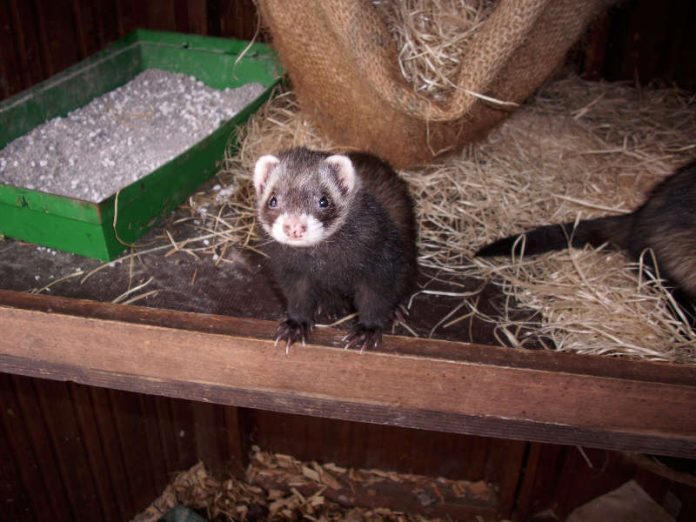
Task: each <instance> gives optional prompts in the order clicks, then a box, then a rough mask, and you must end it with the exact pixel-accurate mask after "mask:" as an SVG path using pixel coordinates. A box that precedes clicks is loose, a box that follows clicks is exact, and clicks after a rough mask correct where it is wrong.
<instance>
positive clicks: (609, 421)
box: [0, 292, 696, 456]
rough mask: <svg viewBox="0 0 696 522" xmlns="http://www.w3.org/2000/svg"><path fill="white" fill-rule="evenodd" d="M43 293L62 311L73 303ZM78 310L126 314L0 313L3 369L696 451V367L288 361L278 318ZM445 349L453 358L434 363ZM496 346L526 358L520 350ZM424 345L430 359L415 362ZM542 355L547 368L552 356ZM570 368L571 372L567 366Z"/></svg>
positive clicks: (336, 413)
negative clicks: (223, 331)
mask: <svg viewBox="0 0 696 522" xmlns="http://www.w3.org/2000/svg"><path fill="white" fill-rule="evenodd" d="M9 294H13V293H8V292H2V293H0V297H2V295H4V296H5V297H7V296H8V295H9ZM19 299H20V300H23V299H24V300H26V299H27V298H26V297H22V296H20V297H19ZM28 299H29V300H31V298H28ZM43 299H45V300H47V302H50V303H53V304H54V305H56V306H58V304H59V303H64V304H65V302H66V301H67V300H61V299H57V298H43ZM81 306H83V307H87V308H90V309H91V310H92V312H95V314H96V315H98V314H100V313H101V314H106V315H108V312H107V311H108V310H116V311H117V315H118V316H119V318H120V320H112V321H109V320H105V319H96V318H85V317H79V316H73V315H63V314H58V313H45V312H43V311H36V310H23V309H19V308H11V307H7V306H2V307H0V319H2V320H3V321H4V322H5V323H6V324H8V325H11V327H10V328H8V329H7V333H6V335H5V336H4V337H3V339H2V340H0V349H1V350H2V364H3V365H4V368H5V369H6V370H7V371H12V372H16V373H21V374H27V375H34V376H44V377H48V378H53V379H67V380H76V381H78V382H83V383H87V384H94V385H98V386H108V387H114V388H120V389H130V390H133V391H141V392H146V393H153V394H160V395H168V396H174V397H182V398H189V399H196V400H205V401H211V402H218V403H222V404H234V405H241V406H247V407H255V408H260V409H269V410H273V411H283V412H290V413H300V414H309V415H317V416H324V417H331V418H342V419H347V420H358V421H363V422H375V423H384V424H393V425H400V426H406V427H417V428H424V429H430V430H438V431H449V432H457V433H470V434H477V435H485V436H498V437H504V438H513V439H522V440H528V439H529V440H538V441H550V442H558V443H572V444H586V445H589V446H594V447H607V448H619V449H629V450H633V451H652V452H656V453H668V454H676V455H685V456H687V455H695V454H696V418H694V417H693V415H690V412H691V408H692V405H693V404H694V402H695V401H696V387H695V386H694V382H696V379H694V375H695V374H696V369H694V368H691V367H679V366H674V365H660V364H654V363H633V364H632V365H631V364H629V365H628V366H629V367H631V366H633V367H634V368H633V369H632V371H630V372H629V373H631V374H633V375H635V376H638V377H639V378H640V379H641V380H637V379H635V378H626V377H617V376H611V372H608V371H607V372H604V373H603V374H602V375H600V376H596V375H592V374H591V372H589V371H587V370H586V369H582V368H578V367H576V366H578V365H579V364H580V363H579V362H578V358H573V357H571V358H567V357H559V356H561V355H562V354H552V355H555V356H556V357H557V358H558V360H559V361H561V362H560V363H558V365H557V366H559V367H560V371H548V369H547V368H542V369H538V368H535V367H534V362H535V361H536V360H537V358H539V355H538V354H540V353H541V352H526V353H525V354H524V357H527V358H528V360H527V361H526V367H511V366H508V365H503V364H501V363H495V362H494V363H491V362H490V361H471V360H468V361H465V362H462V361H459V360H456V358H455V357H454V355H455V352H456V351H459V352H461V353H464V352H467V351H468V350H469V348H470V346H471V345H465V344H458V343H448V342H443V341H432V340H431V341H426V340H422V339H412V338H398V337H391V338H390V340H389V343H388V346H391V347H392V349H393V350H396V351H395V353H379V352H366V353H363V354H360V353H357V352H355V351H345V350H340V349H335V348H331V347H327V346H320V345H308V346H306V347H304V348H300V347H296V349H294V350H293V351H292V353H291V355H290V356H285V354H284V351H283V350H282V349H281V350H278V349H277V348H275V347H274V346H273V342H272V341H271V340H270V339H272V332H273V331H274V328H275V324H273V323H271V322H268V321H253V320H240V319H236V318H216V317H215V316H207V315H202V314H201V315H199V314H182V313H179V312H166V313H162V312H161V311H156V310H148V309H139V308H138V307H130V308H129V307H112V306H110V305H101V304H98V303H92V304H87V303H83V304H82V305H81ZM54 308H55V307H54ZM123 308H128V309H129V313H133V314H134V316H135V317H133V318H131V319H133V320H135V321H139V320H142V318H143V317H145V316H148V317H149V318H150V319H151V320H155V321H156V320H160V321H163V322H166V319H165V318H167V317H168V318H177V319H178V320H179V323H181V322H186V321H189V322H193V323H195V322H198V323H199V326H200V327H201V328H203V329H205V328H207V327H209V326H210V324H212V323H215V321H216V320H218V319H220V320H222V321H224V323H225V325H226V326H227V327H228V328H230V329H231V330H232V331H235V330H236V331H237V332H241V331H244V330H245V329H249V328H252V329H253V330H254V331H255V334H256V335H257V336H258V337H249V336H245V335H243V334H241V333H236V334H234V335H219V334H211V333H207V332H201V331H192V330H182V329H181V328H173V327H165V326H152V325H148V324H138V323H134V322H124V321H123V320H122V316H123V315H124V314H123ZM139 314H140V317H139ZM138 317H139V318H138ZM327 333H328V334H329V335H337V333H335V332H327ZM93 339H100V348H101V349H100V350H95V349H94V346H93ZM194 346H195V347H196V348H195V351H193V350H192V349H191V347H194ZM438 347H439V348H442V351H443V353H444V354H445V355H446V356H445V357H443V358H436V357H435V353H436V351H437V349H438ZM488 350H489V351H490V352H496V351H498V352H499V354H504V353H510V354H512V353H517V354H518V357H519V356H520V352H517V351H511V350H509V349H499V348H495V347H489V348H488ZM419 351H421V352H423V353H425V354H427V356H416V355H414V354H416V353H418V352H419ZM494 359H495V357H494ZM580 359H582V358H580ZM541 360H542V362H544V361H545V364H548V361H546V359H545V355H544V356H541ZM586 360H588V361H590V360H592V358H586ZM563 361H570V362H571V364H569V365H568V367H566V368H563ZM519 362H520V361H518V363H519ZM604 363H605V364H606V365H609V366H616V367H617V368H619V367H621V366H622V365H624V361H613V360H605V361H604ZM521 366H523V365H521ZM635 367H642V368H643V371H642V372H640V371H637V370H636V369H635ZM618 373H620V372H618ZM653 374H654V377H655V378H654V379H651V378H650V376H651V375H653Z"/></svg>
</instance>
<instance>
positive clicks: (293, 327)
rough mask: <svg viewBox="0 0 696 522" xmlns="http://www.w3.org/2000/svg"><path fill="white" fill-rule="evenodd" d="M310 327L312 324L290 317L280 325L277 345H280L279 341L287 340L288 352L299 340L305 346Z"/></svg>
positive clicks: (276, 337) (286, 348) (286, 350)
mask: <svg viewBox="0 0 696 522" xmlns="http://www.w3.org/2000/svg"><path fill="white" fill-rule="evenodd" d="M310 328H311V325H309V324H307V323H304V322H302V323H300V322H297V321H294V320H293V319H290V318H288V319H286V320H285V321H283V322H282V323H280V324H279V325H278V329H277V330H276V336H275V346H278V343H279V342H281V341H285V353H286V354H287V353H289V352H290V347H291V346H292V345H293V344H295V343H296V342H297V341H300V342H301V343H302V346H304V345H305V342H306V340H307V335H308V333H309V330H310Z"/></svg>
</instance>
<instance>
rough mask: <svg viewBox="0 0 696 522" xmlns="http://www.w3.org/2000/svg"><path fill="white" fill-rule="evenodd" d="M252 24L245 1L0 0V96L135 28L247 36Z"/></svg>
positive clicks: (252, 8)
mask: <svg viewBox="0 0 696 522" xmlns="http://www.w3.org/2000/svg"><path fill="white" fill-rule="evenodd" d="M256 26H257V16H256V9H255V6H254V3H253V1H251V0H229V1H227V0H207V1H203V0H148V2H142V1H140V0H94V1H90V0H50V1H49V0H30V1H28V2H22V1H21V0H3V1H2V2H0V99H3V98H6V97H8V96H12V95H13V94H16V93H18V92H20V91H21V90H23V89H27V88H29V87H31V86H32V85H35V84H36V83H38V82H40V81H42V80H45V79H47V78H48V77H49V76H51V75H53V74H55V73H57V72H60V71H62V70H63V69H65V68H66V67H69V66H70V65H73V64H75V63H77V62H78V61H79V60H82V59H84V58H86V57H88V56H90V55H92V54H94V53H95V52H97V51H99V50H101V49H103V48H104V47H106V46H107V45H109V44H110V43H113V42H114V41H116V40H117V39H119V38H122V37H123V36H125V35H126V34H127V33H129V32H130V31H132V30H134V29H137V28H143V29H154V30H164V31H177V32H184V33H194V34H211V35H213V36H225V37H232V38H246V39H250V38H252V37H253V35H254V33H255V30H256Z"/></svg>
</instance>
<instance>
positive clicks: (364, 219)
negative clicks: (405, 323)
mask: <svg viewBox="0 0 696 522" xmlns="http://www.w3.org/2000/svg"><path fill="white" fill-rule="evenodd" d="M329 155H330V154H328V153H324V152H316V151H310V150H307V149H293V150H291V151H288V152H286V153H283V154H281V155H279V156H278V159H280V162H281V163H280V166H281V167H282V168H284V169H285V171H284V174H283V178H282V181H283V183H281V184H279V190H280V191H282V194H281V195H279V197H278V200H279V201H284V202H287V204H288V205H291V206H293V207H295V208H299V209H301V210H302V211H304V212H308V213H310V212H314V211H313V210H312V209H313V206H312V201H311V200H312V199H313V198H316V197H317V196H318V195H319V194H321V193H322V187H321V185H322V183H323V182H322V181H321V178H320V177H319V178H317V177H316V173H317V172H319V167H318V166H319V165H320V163H321V162H322V160H324V159H326V158H327V157H328V156H329ZM346 156H348V157H349V158H350V160H351V162H352V164H353V166H354V168H355V171H356V173H357V175H358V177H359V180H360V188H359V189H358V190H357V192H356V193H355V195H354V197H353V199H352V200H351V201H350V204H349V205H347V206H344V207H342V206H341V203H342V202H341V201H338V202H335V203H336V208H335V209H334V208H333V205H332V208H329V209H327V213H326V214H323V213H322V214H317V215H316V216H315V217H316V218H317V219H318V220H320V221H322V223H323V224H324V225H327V226H328V225H329V224H330V222H329V221H327V220H335V219H337V218H339V217H341V218H345V222H344V223H343V225H342V226H341V227H340V228H339V229H337V230H336V232H334V233H333V234H332V235H331V236H329V237H328V238H327V239H325V240H323V241H321V242H319V243H318V244H316V245H314V246H310V247H295V246H289V245H286V244H282V243H279V242H277V241H271V242H270V243H269V244H267V245H266V247H265V251H266V252H267V254H268V255H269V259H270V264H271V267H272V269H273V272H274V275H275V279H276V281H277V282H278V284H279V285H280V287H281V289H282V291H283V294H284V296H285V298H286V300H287V311H288V318H287V320H286V321H284V322H283V323H281V326H280V327H279V331H278V339H280V340H282V341H285V342H286V343H287V345H288V346H289V345H290V344H292V343H293V342H295V341H297V340H304V338H305V336H306V335H307V332H308V330H309V329H310V328H311V327H312V325H313V323H314V314H315V311H316V309H317V307H319V306H321V307H322V309H324V310H326V309H335V308H336V307H337V306H336V305H337V303H347V304H348V305H349V306H351V307H353V308H354V309H355V310H356V311H357V312H358V322H357V326H356V327H355V328H354V330H353V332H352V334H351V335H350V336H349V341H348V344H349V345H352V346H359V347H361V348H365V347H367V346H376V345H377V344H379V342H380V339H381V332H382V330H383V329H384V328H385V327H386V326H387V325H388V324H389V323H390V321H391V320H392V318H393V317H394V315H395V313H397V310H398V307H399V306H400V305H401V304H402V303H403V302H404V301H405V300H406V298H407V297H408V295H409V294H410V292H411V291H412V290H413V287H414V282H415V278H416V272H417V263H416V241H415V240H416V224H415V218H414V213H413V202H412V199H411V196H410V195H409V192H408V187H407V185H406V183H405V182H404V181H403V180H402V179H401V178H399V176H398V175H397V174H396V173H395V172H394V171H393V170H392V169H391V167H390V166H389V165H388V164H386V163H385V162H383V161H382V160H380V159H379V158H377V157H375V156H372V155H369V154H364V153H351V154H346ZM307 179H311V180H312V182H311V183H310V185H311V186H310V187H309V190H308V189H307V184H308V183H307ZM259 203H260V204H259V219H261V220H264V219H265V220H266V223H270V222H272V220H273V219H274V216H273V215H272V214H273V213H278V212H279V210H278V208H274V209H269V208H267V206H266V205H264V204H263V202H262V201H261V202H259ZM344 214H345V215H344Z"/></svg>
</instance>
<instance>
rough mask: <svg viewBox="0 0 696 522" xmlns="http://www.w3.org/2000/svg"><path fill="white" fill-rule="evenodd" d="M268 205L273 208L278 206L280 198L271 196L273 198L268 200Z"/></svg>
mask: <svg viewBox="0 0 696 522" xmlns="http://www.w3.org/2000/svg"><path fill="white" fill-rule="evenodd" d="M268 206H269V207H271V208H276V207H277V206H278V198H276V197H275V196H271V199H269V200H268Z"/></svg>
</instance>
